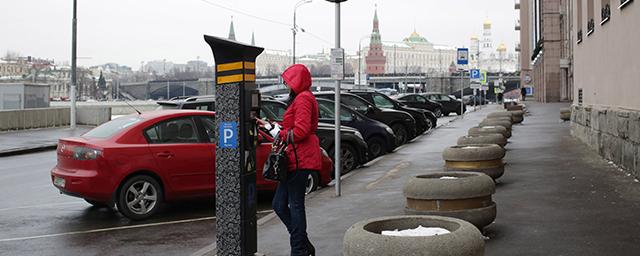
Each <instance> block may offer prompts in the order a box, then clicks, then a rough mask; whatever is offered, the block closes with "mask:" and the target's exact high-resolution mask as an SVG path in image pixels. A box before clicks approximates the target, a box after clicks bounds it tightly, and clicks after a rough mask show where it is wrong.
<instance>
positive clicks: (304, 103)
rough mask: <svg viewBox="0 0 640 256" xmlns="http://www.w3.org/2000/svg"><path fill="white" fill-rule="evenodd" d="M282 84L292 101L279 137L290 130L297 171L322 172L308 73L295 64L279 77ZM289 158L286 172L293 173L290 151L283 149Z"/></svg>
mask: <svg viewBox="0 0 640 256" xmlns="http://www.w3.org/2000/svg"><path fill="white" fill-rule="evenodd" d="M282 79H283V80H284V82H285V84H286V85H287V86H288V87H289V88H290V89H291V90H293V92H295V94H296V97H295V99H294V100H293V102H291V104H290V105H289V107H288V108H287V111H286V112H285V113H284V117H283V120H282V126H283V130H282V132H281V133H280V136H285V135H286V134H287V133H288V132H289V131H290V130H291V129H293V139H294V144H295V149H296V152H297V154H298V164H299V166H298V169H305V170H317V171H319V170H320V169H321V168H322V152H321V151H320V140H319V139H318V136H316V130H317V129H318V117H319V115H318V102H317V101H316V97H315V96H314V95H313V94H312V93H311V91H310V90H309V89H310V88H311V73H309V70H308V69H307V67H305V66H304V65H302V64H295V65H292V66H291V67H289V68H287V70H285V71H284V73H282ZM287 155H288V156H289V171H294V170H296V156H295V154H294V152H293V147H292V146H291V145H289V147H288V148H287Z"/></svg>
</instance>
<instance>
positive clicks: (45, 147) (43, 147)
mask: <svg viewBox="0 0 640 256" xmlns="http://www.w3.org/2000/svg"><path fill="white" fill-rule="evenodd" d="M56 147H58V143H57V142H56V143H51V144H45V145H39V146H33V147H23V148H12V149H7V150H0V157H7V156H15V155H23V154H28V153H34V152H41V151H48V150H52V149H56Z"/></svg>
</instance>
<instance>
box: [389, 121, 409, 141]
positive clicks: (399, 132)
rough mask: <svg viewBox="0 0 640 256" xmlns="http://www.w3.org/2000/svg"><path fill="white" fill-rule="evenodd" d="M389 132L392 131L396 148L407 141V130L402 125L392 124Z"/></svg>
mask: <svg viewBox="0 0 640 256" xmlns="http://www.w3.org/2000/svg"><path fill="white" fill-rule="evenodd" d="M391 130H393V134H395V135H396V146H398V147H399V146H401V145H403V144H405V143H407V140H408V139H409V138H408V137H409V133H408V132H407V128H406V127H404V125H402V124H394V125H392V126H391Z"/></svg>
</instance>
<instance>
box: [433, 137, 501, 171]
mask: <svg viewBox="0 0 640 256" xmlns="http://www.w3.org/2000/svg"><path fill="white" fill-rule="evenodd" d="M503 129H504V128H503ZM504 155H505V150H504V149H503V148H501V147H500V146H498V145H496V144H475V145H458V146H451V147H449V148H447V149H445V150H444V152H442V158H443V159H444V161H445V169H446V170H447V171H470V172H482V173H484V174H486V175H489V177H491V178H493V179H494V180H495V179H498V178H500V177H501V176H502V174H504V163H503V162H502V158H503V157H504Z"/></svg>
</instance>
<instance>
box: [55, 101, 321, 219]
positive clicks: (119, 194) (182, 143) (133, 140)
mask: <svg viewBox="0 0 640 256" xmlns="http://www.w3.org/2000/svg"><path fill="white" fill-rule="evenodd" d="M214 117H215V116H214V113H213V112H210V111H193V110H191V111H189V110H186V111H185V110H164V111H153V112H146V113H142V114H140V115H129V116H124V117H121V118H118V119H115V120H112V121H110V122H107V123H105V124H103V125H100V126H98V127H96V128H94V129H92V130H90V131H89V132H87V133H85V134H84V135H82V136H80V137H72V138H63V139H60V141H59V142H58V148H57V158H58V161H57V164H56V166H55V167H54V168H53V169H52V170H51V181H52V182H53V184H54V186H55V187H56V188H57V189H58V190H60V192H62V193H64V194H67V195H71V196H76V197H80V198H84V199H85V200H86V201H87V202H89V203H91V204H93V205H96V206H108V207H112V206H113V205H115V206H116V207H117V209H118V211H120V212H121V213H122V214H123V215H124V216H126V217H128V218H130V219H134V220H140V219H145V218H148V217H150V216H152V215H154V214H155V213H156V212H157V211H158V209H159V208H160V206H161V204H162V203H164V202H166V201H176V200H181V199H187V198H195V197H212V196H215V148H216V144H215V138H214V131H215V129H216V128H215V118H214ZM258 141H259V144H258V147H257V149H256V167H257V172H256V185H257V189H259V190H274V189H275V187H276V183H275V182H272V181H267V180H264V179H263V178H262V167H263V165H264V161H265V160H266V157H267V155H268V154H269V152H270V151H271V144H272V142H273V137H271V135H270V134H269V133H268V132H267V131H264V127H262V128H260V131H259V134H258ZM323 152H324V151H323ZM322 161H323V164H322V166H323V167H322V170H321V171H320V172H314V173H313V174H312V175H311V176H310V177H309V181H310V182H309V184H308V186H307V190H308V191H311V190H314V189H315V188H317V186H319V185H320V186H325V185H327V184H328V183H329V182H330V181H331V172H332V165H333V164H332V162H331V159H330V158H329V156H328V155H327V154H326V152H324V153H323V158H322Z"/></svg>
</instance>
